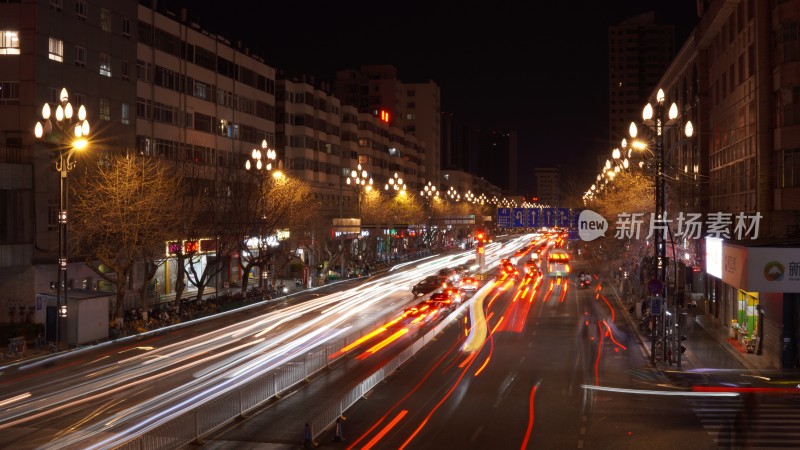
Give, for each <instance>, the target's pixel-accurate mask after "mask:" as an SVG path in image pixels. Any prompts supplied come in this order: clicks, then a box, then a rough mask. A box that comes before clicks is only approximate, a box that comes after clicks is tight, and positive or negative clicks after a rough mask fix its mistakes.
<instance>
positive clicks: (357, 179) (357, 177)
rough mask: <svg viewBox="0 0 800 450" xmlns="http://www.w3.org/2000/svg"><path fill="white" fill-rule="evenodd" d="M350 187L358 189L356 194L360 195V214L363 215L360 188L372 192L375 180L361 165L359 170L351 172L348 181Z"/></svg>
mask: <svg viewBox="0 0 800 450" xmlns="http://www.w3.org/2000/svg"><path fill="white" fill-rule="evenodd" d="M346 182H347V184H348V185H352V186H353V187H355V188H356V193H357V194H358V210H357V212H358V214H359V215H360V214H361V191H360V190H359V189H360V188H362V187H363V188H364V190H365V191H370V190H372V185H373V180H372V177H371V176H370V175H369V173H368V172H367V171H366V170H365V169H364V168H363V167H361V164H359V165H358V169H357V170H352V171H350V176H349V177H347V180H346Z"/></svg>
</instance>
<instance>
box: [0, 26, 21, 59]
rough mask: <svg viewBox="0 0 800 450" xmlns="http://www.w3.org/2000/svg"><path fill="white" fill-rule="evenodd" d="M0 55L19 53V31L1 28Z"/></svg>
mask: <svg viewBox="0 0 800 450" xmlns="http://www.w3.org/2000/svg"><path fill="white" fill-rule="evenodd" d="M0 55H19V32H17V31H10V30H0Z"/></svg>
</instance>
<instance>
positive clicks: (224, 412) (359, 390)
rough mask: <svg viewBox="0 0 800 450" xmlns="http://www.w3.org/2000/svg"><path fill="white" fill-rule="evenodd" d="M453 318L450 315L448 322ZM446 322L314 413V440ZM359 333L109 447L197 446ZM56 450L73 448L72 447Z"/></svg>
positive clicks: (310, 370)
mask: <svg viewBox="0 0 800 450" xmlns="http://www.w3.org/2000/svg"><path fill="white" fill-rule="evenodd" d="M465 306H466V305H464V306H462V308H464V307H465ZM454 314H455V313H454ZM452 317H453V316H452V315H451V316H450V318H452ZM449 324H450V319H445V320H443V321H442V322H440V323H439V324H437V325H436V326H435V327H434V328H433V329H431V330H430V331H428V332H427V333H425V334H424V335H422V336H421V337H420V338H419V339H417V340H416V341H415V342H414V343H413V344H412V345H411V346H409V347H408V348H406V349H405V350H403V351H402V352H401V353H400V354H398V355H397V356H396V357H394V358H393V359H391V360H390V361H388V362H387V363H386V364H385V365H384V366H382V367H381V368H380V369H378V370H377V371H375V372H374V373H373V374H371V375H370V376H369V377H367V378H366V379H365V380H363V381H361V382H360V383H359V384H358V385H356V386H355V387H354V388H353V389H352V390H350V391H349V392H347V393H345V394H344V395H343V396H342V397H341V398H339V399H335V400H332V401H331V403H330V404H329V405H328V406H326V407H324V408H323V409H322V410H321V411H319V412H317V413H316V415H315V416H314V417H313V418H311V419H310V420H308V423H309V424H310V425H311V430H312V435H313V436H314V437H317V436H318V435H319V434H320V433H322V432H323V431H324V430H325V429H327V428H328V427H329V426H331V425H332V424H333V423H335V422H336V419H337V418H338V417H340V416H341V415H342V414H343V413H344V411H345V410H347V409H348V408H349V407H350V406H352V405H353V404H354V403H355V402H357V401H358V399H360V398H361V397H362V396H363V395H364V394H366V393H367V392H369V390H370V389H372V388H373V387H375V386H376V385H377V384H378V383H380V382H381V381H382V380H383V379H385V378H386V377H387V376H389V375H390V374H391V373H392V372H393V371H394V370H396V369H397V368H398V367H400V365H402V364H403V363H404V362H406V361H407V360H408V359H409V358H411V357H412V356H413V355H414V354H415V353H416V352H418V351H419V350H420V349H421V348H422V347H423V346H425V345H426V344H427V343H428V342H430V341H431V340H432V339H433V338H434V337H435V336H436V335H437V334H439V333H440V332H441V331H442V330H444V328H445V327H446V326H448V325H449ZM363 333H364V331H363V330H361V331H359V332H357V333H353V334H351V335H349V336H347V337H346V338H344V339H341V340H339V341H337V342H336V343H334V344H333V345H330V346H326V347H324V348H320V349H317V350H314V351H313V352H311V353H308V354H307V355H306V356H305V357H304V358H303V359H302V360H295V361H290V362H288V363H286V364H284V365H282V366H281V367H279V368H277V369H276V370H273V371H270V372H268V373H266V374H263V375H261V376H259V377H256V378H254V379H252V380H250V381H248V382H247V383H246V384H243V385H239V386H236V387H234V388H231V389H230V390H228V391H226V392H221V393H219V394H217V395H216V396H212V397H209V398H207V399H205V401H203V402H202V403H200V404H197V405H195V406H194V407H193V408H192V409H190V410H188V411H187V410H184V411H182V412H180V413H176V414H175V415H172V416H168V417H165V418H164V419H163V420H161V421H159V422H158V423H155V424H153V425H152V426H150V427H147V428H145V429H143V430H141V431H140V432H139V433H135V434H132V435H129V436H126V437H124V438H123V439H126V440H125V442H120V440H119V437H117V440H116V441H115V442H114V444H113V445H111V447H112V448H116V449H122V450H162V449H163V450H172V449H177V448H181V447H184V446H186V445H188V444H190V443H192V442H196V441H198V440H200V439H202V438H203V437H206V436H208V435H209V434H211V433H213V432H214V431H216V430H218V429H220V428H221V427H223V426H225V425H227V424H229V423H230V422H232V421H234V420H236V419H237V418H239V417H242V416H245V415H246V414H247V413H248V412H249V411H252V410H253V409H255V408H258V407H259V406H261V405H262V404H264V403H265V402H267V401H269V400H270V399H272V398H274V397H276V396H279V395H280V394H281V393H283V392H285V391H287V390H289V389H291V388H292V387H294V386H295V385H297V384H298V383H302V382H305V381H306V380H307V379H308V378H309V377H310V376H312V375H313V374H314V373H316V372H318V371H320V370H322V369H324V368H325V367H327V366H328V364H329V363H330V361H329V360H328V355H333V354H335V353H336V352H338V351H339V350H341V349H342V348H344V347H346V346H347V345H349V344H350V343H352V342H354V341H355V340H357V339H358V338H360V337H361V336H362V335H363ZM86 444H87V443H86V442H82V443H81V446H80V448H86V446H87V445H86ZM59 448H71V446H62V447H59ZM74 448H79V447H74Z"/></svg>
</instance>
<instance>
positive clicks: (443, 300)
mask: <svg viewBox="0 0 800 450" xmlns="http://www.w3.org/2000/svg"><path fill="white" fill-rule="evenodd" d="M425 302H426V303H428V304H430V305H431V306H433V307H435V308H438V309H452V308H454V307H455V306H456V303H457V300H456V299H455V298H454V297H453V296H452V295H450V294H449V293H447V292H436V293H434V294H433V295H431V297H430V298H429V299H428V300H426V301H425Z"/></svg>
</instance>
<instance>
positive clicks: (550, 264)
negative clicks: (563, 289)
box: [547, 248, 569, 278]
mask: <svg viewBox="0 0 800 450" xmlns="http://www.w3.org/2000/svg"><path fill="white" fill-rule="evenodd" d="M547 275H549V276H551V277H557V278H566V277H567V276H569V254H568V253H567V252H566V251H565V250H562V249H560V248H556V249H553V250H550V251H549V252H548V253H547Z"/></svg>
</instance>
